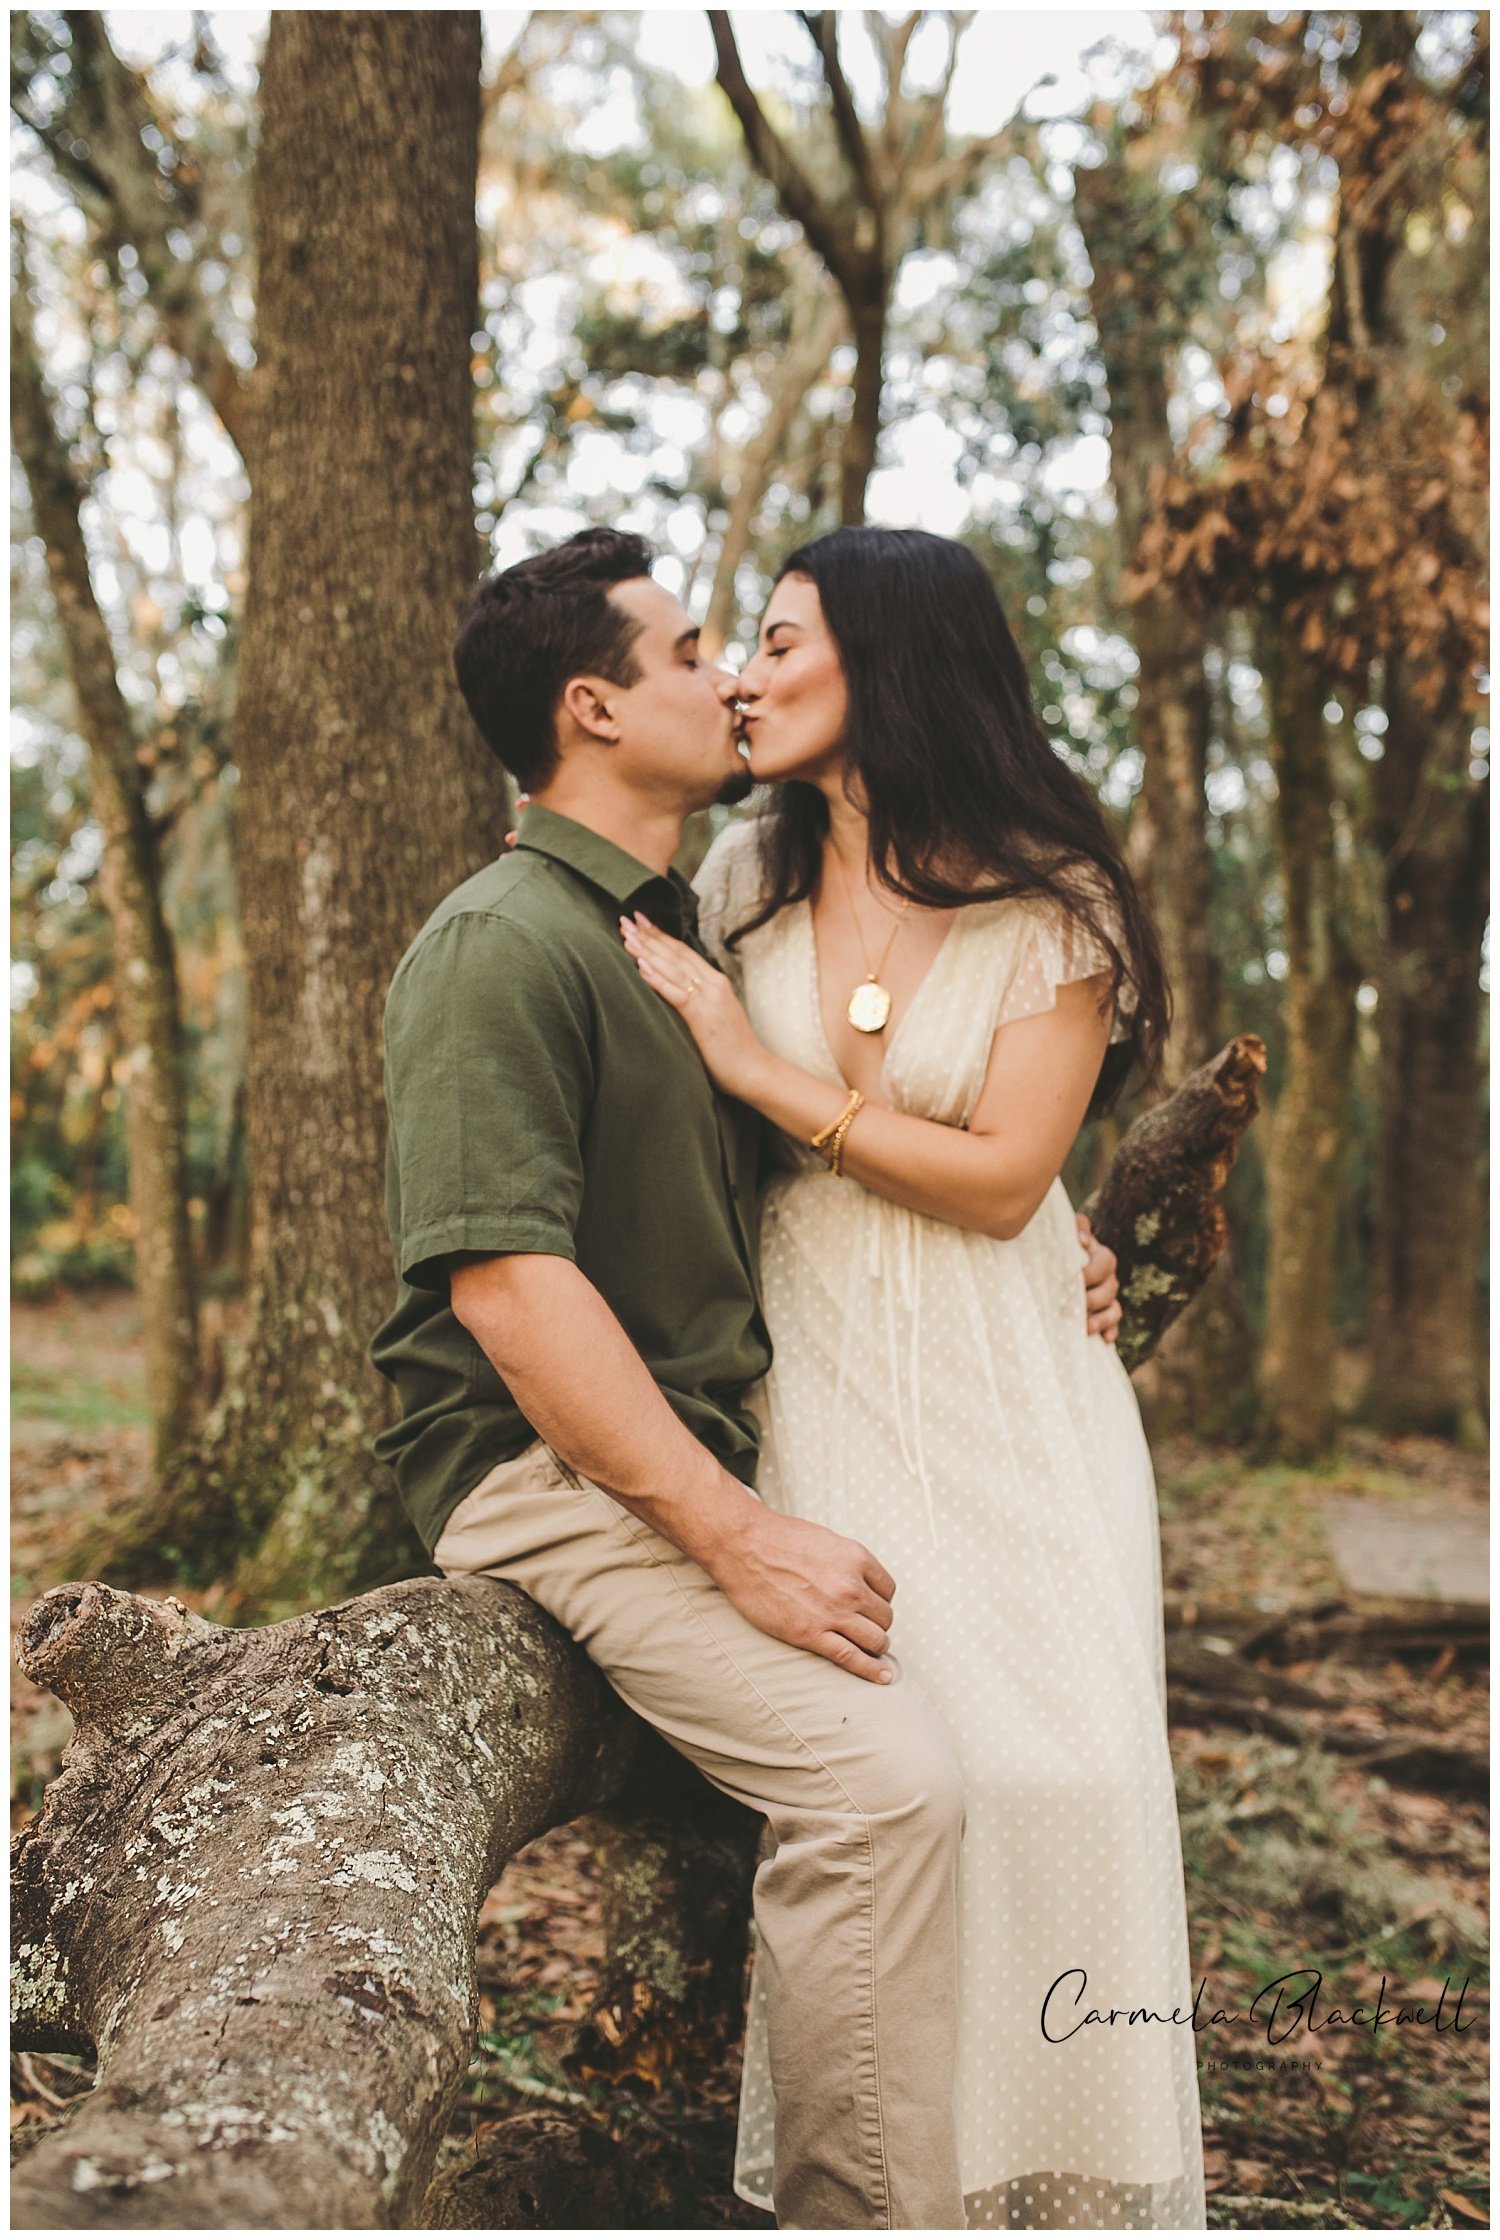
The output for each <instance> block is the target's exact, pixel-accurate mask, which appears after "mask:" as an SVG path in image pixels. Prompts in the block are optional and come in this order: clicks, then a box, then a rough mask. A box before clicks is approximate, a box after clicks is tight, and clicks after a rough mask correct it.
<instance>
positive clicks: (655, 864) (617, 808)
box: [531, 781, 688, 876]
mask: <svg viewBox="0 0 1500 2240" xmlns="http://www.w3.org/2000/svg"><path fill="white" fill-rule="evenodd" d="M531 799H532V801H533V802H534V803H535V805H536V807H537V808H539V809H551V810H553V811H554V813H555V814H556V815H557V816H559V817H571V818H572V820H573V822H574V824H581V825H584V826H585V827H586V828H587V829H588V830H589V831H590V832H597V833H598V835H599V837H600V839H601V840H612V841H613V842H614V844H615V846H616V847H617V848H623V849H624V851H625V853H626V855H628V856H634V857H635V859H636V861H637V862H638V863H644V864H648V865H649V866H650V868H651V869H652V870H653V871H656V872H660V873H661V874H662V875H663V876H665V875H666V872H667V869H668V867H669V866H670V864H671V862H672V858H673V857H674V856H675V855H676V853H677V851H678V849H679V848H680V847H681V846H682V828H683V825H684V823H685V822H686V819H687V814H688V812H687V810H686V809H685V808H684V809H664V808H661V807H660V806H658V805H657V804H655V803H652V802H644V801H632V800H630V799H628V798H627V799H624V800H621V799H620V798H618V797H617V796H612V795H607V794H605V793H603V792H601V791H600V789H598V788H597V787H593V786H587V787H585V786H579V785H573V786H570V785H568V784H566V783H565V782H561V781H560V782H559V783H558V784H556V785H551V786H544V787H543V788H542V790H541V791H540V792H539V793H534V794H533V795H532V796H531Z"/></svg>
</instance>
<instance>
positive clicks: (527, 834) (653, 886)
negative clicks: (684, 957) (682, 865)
mask: <svg viewBox="0 0 1500 2240" xmlns="http://www.w3.org/2000/svg"><path fill="white" fill-rule="evenodd" d="M516 846H517V847H518V848H530V849H531V850H532V852H533V853H534V854H536V855H542V856H551V857H552V859H553V861H554V862H556V863H562V864H566V865H567V867H568V869H569V870H570V871H576V872H577V873H578V876H579V877H580V878H581V879H587V881H588V883H589V885H590V886H591V887H598V888H599V889H600V890H601V891H602V892H603V893H605V894H607V895H608V896H609V898H610V900H611V902H613V903H615V904H617V905H618V907H619V908H620V909H622V910H624V909H627V908H631V909H638V910H644V912H645V913H646V915H647V917H649V918H652V919H655V920H657V921H660V920H661V919H662V918H663V917H665V918H666V920H667V921H668V924H669V925H670V924H671V923H672V922H673V921H675V922H676V923H677V924H678V925H683V926H686V927H688V928H689V929H692V928H694V927H696V925H697V923H698V905H697V896H696V895H695V894H694V893H693V890H692V888H691V887H690V886H689V885H688V882H687V881H686V879H684V878H683V876H682V873H681V872H680V871H678V870H677V869H676V867H675V866H673V867H672V868H671V869H670V870H668V872H667V873H666V875H665V877H663V875H662V874H661V872H659V871H653V870H652V869H651V866H650V865H649V864H648V863H642V862H641V860H640V858H639V857H638V856H633V855H629V854H628V853H627V852H626V850H625V849H624V848H617V847H616V846H615V844H614V842H613V840H606V839H605V837H604V835H603V833H602V832H594V831H591V830H590V828H589V827H588V826H587V825H584V824H579V823H578V822H577V821H576V819H575V818H573V817H565V816H563V815H562V814H561V813H560V811H558V810H556V809H547V808H544V807H543V806H542V804H541V803H540V802H530V803H528V805H527V807H526V808H525V809H524V810H523V811H522V812H521V818H520V822H519V824H518V825H517V828H516Z"/></svg>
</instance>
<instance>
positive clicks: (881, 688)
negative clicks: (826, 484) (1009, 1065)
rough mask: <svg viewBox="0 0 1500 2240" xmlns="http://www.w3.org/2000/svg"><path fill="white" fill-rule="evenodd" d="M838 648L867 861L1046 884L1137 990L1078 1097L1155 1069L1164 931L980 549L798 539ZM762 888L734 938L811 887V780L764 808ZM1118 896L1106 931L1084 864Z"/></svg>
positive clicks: (989, 893)
mask: <svg viewBox="0 0 1500 2240" xmlns="http://www.w3.org/2000/svg"><path fill="white" fill-rule="evenodd" d="M789 575H797V576H807V577H809V578H810V579H811V581H812V582H813V583H814V584H815V585H816V587H817V592H818V597H819V599H820V601H821V602H822V608H823V617H824V620H825V621H826V623H827V625H828V628H829V630H830V631H831V633H832V635H833V639H834V643H835V644H836V646H837V647H838V651H839V659H840V661H841V662H842V664H843V670H844V680H845V684H846V687H847V690H848V695H849V715H848V725H847V729H846V732H845V741H846V744H847V748H848V756H849V777H848V779H847V780H846V783H849V782H851V781H855V780H857V783H858V793H857V795H856V798H860V797H862V799H863V803H864V806H865V808H866V812H867V814H868V817H869V825H870V860H871V862H872V864H873V865H874V867H875V872H876V876H877V877H878V878H879V879H880V881H881V882H882V884H883V885H885V886H887V887H889V888H890V889H891V891H892V892H893V893H894V894H899V895H904V896H909V897H910V899H911V900H912V901H913V902H916V903H922V904H926V905H927V906H928V907H929V908H936V909H952V908H953V907H954V906H955V905H957V904H962V903H966V902H992V901H1000V900H1003V899H1006V898H1008V897H1011V896H1015V895H1037V896H1044V897H1046V898H1048V899H1049V900H1051V901H1052V902H1054V903H1056V904H1058V905H1059V906H1060V907H1061V908H1062V909H1063V910H1064V911H1066V912H1067V913H1068V914H1069V915H1070V916H1071V917H1073V918H1075V919H1077V920H1078V921H1080V922H1081V923H1082V924H1083V925H1085V926H1087V928H1088V930H1089V931H1090V932H1091V933H1092V934H1093V935H1094V936H1095V937H1096V938H1097V939H1098V940H1099V941H1101V942H1102V943H1103V945H1104V947H1105V948H1106V949H1107V950H1108V951H1109V954H1110V956H1111V958H1112V959H1113V960H1114V964H1115V968H1116V978H1115V987H1116V990H1117V991H1118V989H1119V987H1120V986H1121V985H1122V984H1124V985H1127V986H1129V987H1131V988H1133V989H1134V991H1135V1008H1134V1016H1133V1018H1131V1019H1130V1020H1129V1022H1128V1023H1129V1025H1130V1029H1131V1031H1130V1034H1129V1037H1128V1039H1127V1040H1125V1041H1122V1042H1117V1043H1112V1044H1111V1045H1110V1047H1109V1050H1108V1052H1107V1054H1106V1057H1105V1061H1104V1065H1103V1067H1102V1069H1101V1071H1100V1075H1099V1080H1098V1083H1097V1085H1096V1087H1095V1090H1094V1095H1093V1099H1092V1101H1091V1103H1090V1105H1089V1115H1090V1117H1094V1116H1096V1115H1098V1114H1101V1113H1105V1112H1108V1111H1109V1110H1110V1109H1111V1108H1112V1107H1113V1105H1114V1104H1115V1102H1116V1100H1117V1099H1118V1097H1119V1093H1120V1090H1121V1088H1122V1086H1123V1085H1124V1081H1125V1077H1126V1075H1127V1074H1128V1073H1129V1071H1130V1069H1131V1066H1132V1065H1134V1064H1137V1063H1138V1064H1139V1065H1140V1067H1141V1069H1142V1076H1143V1085H1144V1086H1147V1087H1149V1086H1151V1084H1152V1083H1153V1082H1154V1081H1155V1080H1156V1078H1157V1075H1158V1071H1159V1068H1160V1061H1161V1049H1162V1044H1163V1042H1164V1040H1165V1038H1166V1031H1167V1025H1168V1021H1169V1019H1170V1016H1171V997H1170V994H1169V992H1168V988H1167V978H1166V972H1165V970H1164V968H1163V964H1162V956H1161V947H1160V944H1159V942H1158V940H1157V937H1156V932H1155V929H1154V927H1153V926H1152V924H1151V920H1150V918H1149V917H1148V916H1147V914H1146V910H1145V906H1144V904H1143V903H1142V901H1141V898H1140V895H1139V893H1138V891H1137V888H1136V884H1135V881H1134V880H1133V879H1132V877H1131V875H1130V873H1129V871H1128V870H1127V869H1126V867H1125V863H1124V860H1123V858H1122V856H1121V853H1120V848H1119V844H1118V842H1117V841H1116V839H1115V837H1114V834H1113V833H1112V831H1111V830H1110V827H1109V824H1108V821H1107V819H1106V817H1105V814H1104V811H1103V809H1102V808H1101V807H1100V804H1099V802H1098V800H1097V799H1096V797H1095V795H1094V793H1093V790H1092V788H1091V787H1090V786H1089V785H1087V784H1086V782H1085V781H1084V780H1083V779H1082V778H1080V777H1079V776H1078V774H1077V773H1076V771H1074V770H1072V769H1070V768H1069V766H1068V764H1067V763H1066V762H1064V761H1063V760H1062V758H1061V756H1060V755H1058V754H1057V752H1056V751H1055V749H1054V748H1053V746H1052V743H1051V741H1050V740H1049V738H1048V736H1047V733H1046V731H1045V730H1044V729H1043V727H1042V724H1041V721H1040V719H1039V717H1038V715H1037V713H1036V709H1035V707H1034V705H1033V703H1032V697H1031V687H1030V684H1029V681H1028V679H1027V675H1026V670H1025V666H1024V664H1023V662H1022V660H1021V655H1020V651H1019V649H1018V647H1017V645H1016V641H1015V639H1014V637H1013V636H1012V635H1011V631H1010V626H1009V624H1008V623H1007V622H1006V620H1005V616H1004V614H1003V613H1002V612H1001V608H1000V602H999V600H998V599H997V598H996V596H995V591H994V586H993V585H992V584H991V582H990V580H989V577H988V576H987V575H986V574H985V572H984V568H983V566H982V565H981V563H980V561H979V560H978V559H977V557H976V556H975V554H973V553H972V552H970V551H969V550H968V549H967V547H965V546H964V545H961V544H955V543H953V541H952V540H951V539H950V538H948V537H934V536H929V535H928V534H927V532H926V531H925V530H921V529H835V530H833V531H832V532H831V533H830V534H829V535H828V536H824V537H817V538H815V539H814V540H813V541H812V542H811V543H810V544H805V545H803V546H802V547H801V548H800V549H799V550H798V551H796V552H794V553H793V554H792V555H791V557H790V558H789V559H788V560H787V561H786V562H785V564H784V565H783V567H782V569H781V576H789ZM780 580H781V578H780V576H778V578H777V581H778V582H779V581H780ZM758 829H759V834H760V846H761V873H762V883H761V891H762V896H763V900H762V904H761V907H760V908H759V910H758V911H757V912H756V915H755V916H754V917H753V918H751V919H749V920H747V922H746V923H745V924H744V925H742V926H740V927H738V928H737V929H736V930H735V931H734V933H733V934H731V935H730V936H729V939H730V942H731V945H732V944H733V943H734V942H736V941H738V940H741V939H742V938H743V937H744V935H745V934H747V933H750V932H752V931H753V930H754V928H755V927H756V926H760V925H764V924H765V922H766V920H767V919H768V918H770V917H772V916H773V915H774V914H775V912H776V911H778V910H780V909H783V908H784V907H785V906H786V905H787V904H788V903H791V902H801V901H804V900H806V899H807V897H808V896H810V895H811V893H812V891H813V888H814V886H815V885H816V882H817V877H818V870H819V866H820V863H821V860H822V843H823V839H824V836H825V834H826V833H827V830H828V804H827V802H826V800H825V799H824V797H823V795H822V794H821V793H820V792H819V790H818V788H817V787H816V786H812V785H808V784H806V783H805V782H803V781H800V780H798V779H790V780H788V781H787V782H786V783H784V784H782V785H779V786H777V788H776V789H775V793H774V797H773V800H772V804H771V806H770V808H769V809H767V810H766V811H765V812H764V814H763V815H762V816H761V817H760V818H759V819H758ZM1087 866H1093V867H1094V870H1095V872H1096V873H1102V875H1103V878H1104V880H1105V881H1107V883H1108V886H1109V888H1110V890H1111V891H1112V894H1113V898H1114V902H1115V906H1116V908H1117V910H1118V912H1119V918H1118V923H1117V928H1116V931H1117V932H1123V935H1124V941H1123V946H1122V945H1121V943H1120V942H1119V941H1118V939H1116V938H1114V937H1112V933H1111V928H1110V925H1109V924H1108V923H1107V922H1106V921H1107V918H1108V915H1109V914H1108V911H1107V909H1106V910H1104V911H1101V908H1100V901H1101V899H1102V898H1101V897H1098V896H1091V894H1090V892H1089V889H1090V887H1091V886H1093V885H1094V883H1095V882H1094V880H1093V879H1092V878H1091V877H1089V876H1088V875H1085V876H1084V877H1083V878H1082V879H1080V880H1078V883H1077V884H1073V883H1070V881H1069V878H1068V876H1067V875H1068V872H1069V869H1070V867H1073V868H1074V875H1075V878H1076V877H1077V871H1078V869H1080V868H1082V867H1087Z"/></svg>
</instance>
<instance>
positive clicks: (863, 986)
mask: <svg viewBox="0 0 1500 2240" xmlns="http://www.w3.org/2000/svg"><path fill="white" fill-rule="evenodd" d="M829 852H830V854H831V855H832V857H833V860H834V862H835V863H836V864H837V865H838V867H839V877H840V878H841V879H842V880H843V882H844V893H845V896H846V897H847V899H848V903H849V915H850V917H851V918H852V919H853V921H854V937H855V939H856V940H857V941H858V943H859V953H860V955H861V956H862V957H863V958H864V960H865V977H864V978H863V980H861V981H860V983H859V986H858V987H857V988H856V989H855V991H854V993H853V995H851V996H850V998H849V1008H848V1010H847V1011H846V1012H845V1014H844V1016H845V1018H846V1019H847V1020H848V1021H849V1024H850V1026H851V1027H857V1028H858V1029H859V1031H860V1033H861V1034H879V1033H880V1031H881V1029H882V1028H883V1027H884V1025H885V1023H886V1021H887V1019H888V1018H889V1017H890V1015H891V991H890V989H889V988H883V987H882V986H881V984H880V975H881V973H882V972H883V971H884V970H885V960H886V958H887V957H888V956H889V955H890V953H891V950H892V948H893V947H894V945H895V940H896V936H897V934H898V933H899V932H900V931H901V928H902V926H903V924H904V923H905V920H906V913H907V911H908V910H909V909H910V908H911V897H910V895H903V897H902V900H901V907H900V909H899V910H898V911H897V912H896V923H895V924H894V925H893V926H892V928H891V930H890V935H889V938H888V939H887V941H886V945H885V947H884V948H883V949H882V950H881V952H880V956H879V958H878V960H877V961H876V963H875V964H873V965H872V964H871V962H870V952H869V950H868V949H867V948H866V946H865V935H864V928H863V926H861V924H860V922H859V912H858V911H857V910H856V909H855V907H854V889H853V887H852V886H851V885H850V884H849V874H848V872H847V871H846V870H845V869H844V859H843V857H842V856H841V855H840V854H839V852H838V850H837V848H835V847H833V846H832V845H831V844H830V849H829Z"/></svg>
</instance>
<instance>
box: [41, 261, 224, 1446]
mask: <svg viewBox="0 0 1500 2240" xmlns="http://www.w3.org/2000/svg"><path fill="white" fill-rule="evenodd" d="M11 404H12V413H13V423H14V425H13V434H14V438H15V445H16V450H17V452H18V454H19V455H20V458H21V462H22V465H23V466H24V468H25V471H26V479H27V484H28V487H29V489H30V492H31V505H32V513H33V516H34V518H35V521H36V527H37V533H38V535H39V536H40V537H41V539H42V541H43V543H44V544H45V545H46V548H47V574H48V580H49V582H50V584H51V587H52V596H53V599H54V601H55V603H56V606H57V614H58V621H59V623H60V624H61V627H62V635H63V644H64V647H65V649H66V653H67V661H68V670H69V674H70V676H71V678H72V682H73V689H74V692H75V694H76V696H77V700H78V713H79V724H80V728H81V730H82V732H83V735H84V738H85V739H86V740H87V741H88V746H89V776H90V783H91V804H92V807H93V810H94V813H95V815H96V816H97V817H98V819H99V823H100V825H101V826H102V828H103V832H104V858H103V863H102V866H101V870H100V890H101V892H102V894H103V898H104V905H105V909H106V911H107V913H108V916H109V924H110V934H111V938H112V941H113V946H114V972H115V1000H116V1006H117V1010H118V1016H119V1022H120V1034H121V1040H122V1042H123V1045H124V1047H123V1051H122V1054H121V1056H120V1059H119V1060H118V1063H117V1065H116V1068H115V1071H116V1077H117V1078H120V1079H123V1083H124V1089H125V1142H126V1159H127V1162H128V1166H129V1175H130V1185H129V1187H130V1212H131V1220H132V1225H133V1227H134V1231H135V1237H134V1248H135V1275H136V1287H137V1290H138V1293H139V1296H140V1303H141V1318H142V1321H143V1323H144V1325H145V1333H146V1404H147V1407H148V1409H149V1410H150V1415H151V1445H152V1461H153V1466H154V1468H155V1470H156V1471H158V1472H160V1471H161V1470H163V1469H164V1468H165V1466H166V1465H167V1463H168V1462H169V1460H170V1458H171V1457H172V1455H173V1454H174V1452H176V1450H177V1449H178V1448H180V1447H181V1445H182V1444H183V1442H184V1441H185V1440H186V1439H187V1438H188V1437H189V1436H190V1434H191V1431H192V1429H193V1421H194V1414H195V1407H196V1399H197V1390H198V1339H197V1312H198V1309H197V1289H196V1284H195V1280H194V1273H193V1254H192V1238H191V1234H190V1231H189V1225H188V1212H187V1206H188V1200H189V1198H190V1197H191V1195H192V1190H191V1187H190V1184H189V1179H188V1154H187V1099H186V1090H185V1085H184V1077H183V1067H184V1056H183V1036H182V1012H181V1005H180V1001H179V994H178V985H177V955H176V949H175V947H174V944H173V940H172V934H171V929H170V927H169V926H168V924H167V920H166V914H165V912H164V911H163V908H162V898H161V869H162V867H161V860H160V850H159V847H158V844H157V836H156V832H155V830H154V828H153V826H152V823H151V818H150V815H149V813H148V811H147V807H146V797H145V785H144V780H143V776H142V772H141V767H140V764H139V763H138V762H137V760H136V741H135V734H134V729H133V726H132V724H131V720H130V712H129V710H128V708H127V707H126V705H125V698H124V695H123V693H122V692H121V690H120V686H119V680H118V678H117V676H116V673H115V653H114V647H113V645H112V644H111V642H110V635H109V628H108V625H107V624H106V622H105V620H104V617H103V615H102V614H101V613H100V611H99V605H98V601H97V600H96V598H95V596H94V586H93V581H92V578H91V576H90V574H89V562H88V551H87V547H86V546H85V544H84V540H83V531H82V528H81V526H80V522H79V496H80V493H79V488H78V484H77V481H76V478H75V476H74V473H73V468H72V464H71V462H70V460H69V458H68V455H67V452H66V450H65V449H64V447H63V444H62V441H61V439H60V437H59V436H58V433H57V428H56V424H55V422H54V420H53V418H52V408H51V405H50V403H49V401H48V398H47V394H46V390H45V388H44V386H43V382H42V372H41V364H40V361H39V359H38V357H37V352H36V343H35V337H34V335H33V333H32V328H31V305H30V299H29V297H28V295H27V293H26V275H25V272H24V270H23V271H22V272H21V273H20V274H19V275H18V276H17V282H16V286H15V288H14V290H13V292H12V296H11Z"/></svg>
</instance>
